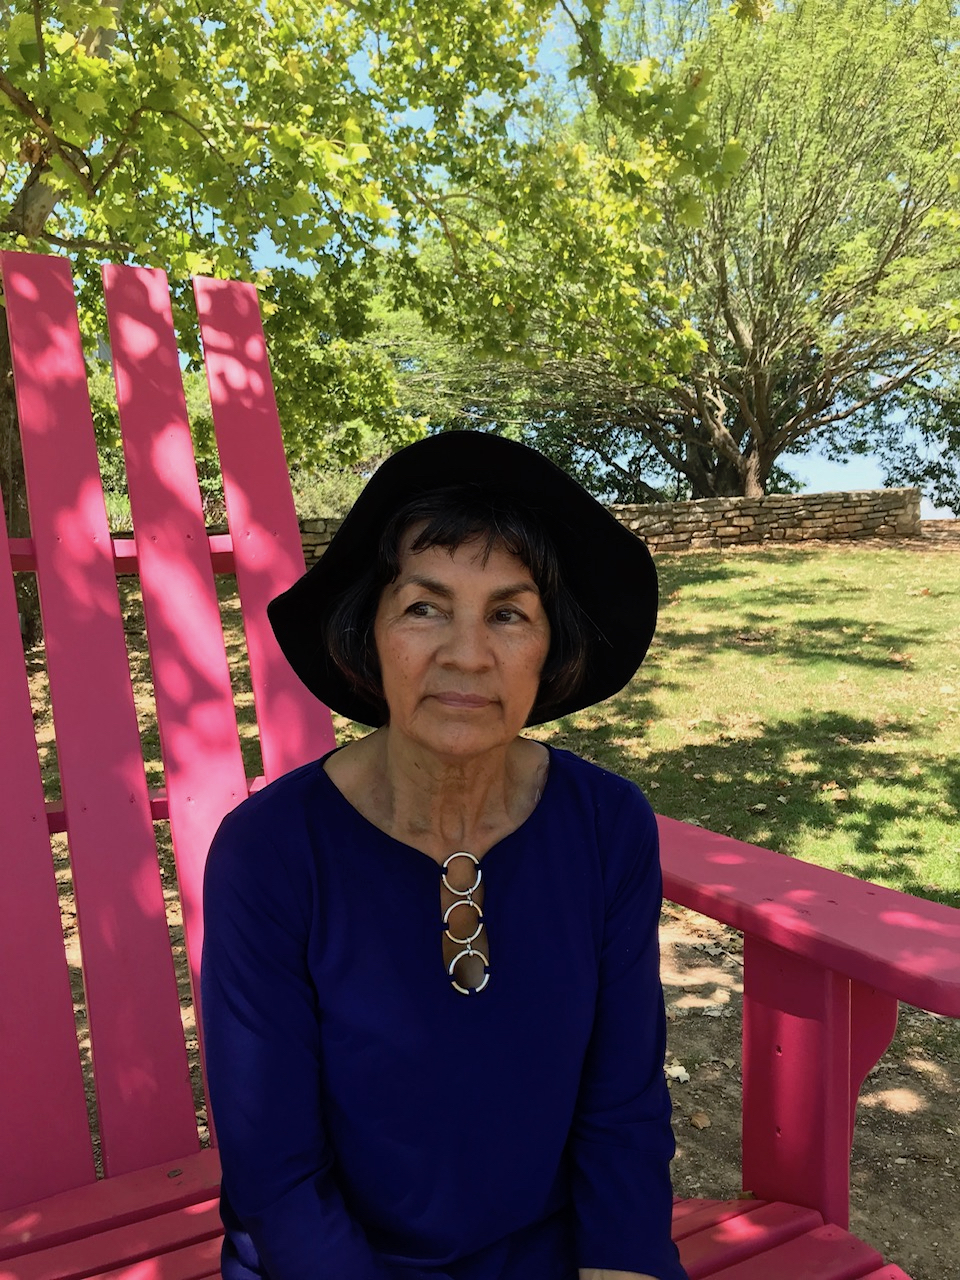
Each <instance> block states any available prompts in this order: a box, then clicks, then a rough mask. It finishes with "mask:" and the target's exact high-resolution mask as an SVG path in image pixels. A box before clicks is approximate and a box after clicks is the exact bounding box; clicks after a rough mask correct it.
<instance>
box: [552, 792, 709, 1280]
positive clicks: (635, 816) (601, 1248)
mask: <svg viewBox="0 0 960 1280" xmlns="http://www.w3.org/2000/svg"><path fill="white" fill-rule="evenodd" d="M617 782H618V784H619V785H618V786H617V787H616V789H615V790H614V788H613V787H611V790H613V791H614V794H600V795H598V797H597V812H598V819H597V832H598V839H599V842H600V849H601V854H602V857H603V860H604V895H605V900H606V917H605V921H604V930H603V941H602V950H601V955H600V970H599V989H598V993H597V1006H596V1012H595V1016H594V1023H593V1031H592V1034H591V1038H590V1044H589V1047H588V1050H587V1056H586V1060H585V1062H584V1068H583V1074H582V1076H581V1081H580V1090H579V1094H578V1098H577V1107H576V1112H575V1115H574V1120H573V1125H572V1127H571V1133H570V1143H569V1154H570V1158H571V1175H572V1178H571V1189H572V1199H573V1208H574V1213H575V1226H576V1238H577V1255H578V1263H579V1264H580V1266H581V1268H582V1269H581V1273H580V1274H581V1277H584V1278H587V1277H589V1280H620V1278H624V1277H629V1278H630V1280H633V1278H634V1277H636V1276H640V1277H655V1278H656V1280H686V1276H685V1272H684V1270H683V1267H682V1265H681V1263H680V1258H679V1255H678V1252H677V1249H676V1246H675V1245H674V1244H673V1242H672V1240H671V1238H670V1228H671V1218H672V1208H673V1193H672V1189H671V1186H670V1160H671V1157H672V1156H673V1152H674V1141H673V1132H672V1130H671V1128H670V1095H669V1091H668V1089H667V1083H666V1079H665V1077H664V1074H663V1058H664V1049H665V1041H666V1020H665V1018H664V1010H663V993H662V990H661V987H660V956H659V943H658V933H657V930H658V925H659V918H660V898H661V877H660V860H659V845H658V839H657V825H656V818H655V817H654V814H653V811H652V810H651V808H650V806H649V804H648V803H647V802H646V800H645V799H644V797H643V796H642V794H641V793H640V792H639V791H638V790H637V789H636V787H634V786H633V785H632V784H630V783H627V782H625V781H623V780H622V779H620V780H617ZM598 1264H601V1265H598ZM604 1264H605V1265H604ZM627 1268H632V1269H627Z"/></svg>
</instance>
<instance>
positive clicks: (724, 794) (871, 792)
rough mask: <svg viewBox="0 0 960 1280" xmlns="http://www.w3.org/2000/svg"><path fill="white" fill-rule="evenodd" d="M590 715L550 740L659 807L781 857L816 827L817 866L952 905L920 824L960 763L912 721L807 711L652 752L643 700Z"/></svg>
mask: <svg viewBox="0 0 960 1280" xmlns="http://www.w3.org/2000/svg"><path fill="white" fill-rule="evenodd" d="M597 714H598V717H599V715H600V714H603V716H604V719H603V721H602V722H598V723H596V724H586V725H584V724H583V722H582V721H580V722H579V723H578V720H577V718H576V717H567V718H566V719H565V720H562V721H558V722H557V725H556V737H554V738H551V739H550V741H551V742H553V743H555V744H556V745H559V746H565V747H567V748H569V749H570V750H572V751H575V752H578V753H579V754H582V755H584V756H585V757H586V758H588V759H590V760H592V761H594V762H595V763H596V764H599V765H601V766H603V767H604V768H607V769H611V770H614V771H616V772H619V773H623V774H625V775H626V776H628V777H632V778H633V779H634V780H635V781H636V782H637V783H638V784H639V785H640V786H641V787H643V788H645V789H647V790H648V792H649V795H650V798H651V801H652V803H653V805H654V808H655V809H656V810H657V811H658V812H659V813H662V814H664V815H666V816H669V817H673V818H679V819H682V820H684V821H688V822H689V821H693V822H697V823H698V824H699V825H701V826H703V827H706V828H709V829H710V830H713V831H719V832H723V833H725V834H728V835H731V836H733V837H734V838H735V839H737V840H743V841H746V842H747V843H750V844H758V845H762V846H766V847H768V848H775V849H778V850H779V851H780V852H782V853H785V854H788V855H796V854H797V853H798V852H799V851H800V849H801V848H804V847H805V852H806V854H807V856H809V842H810V839H811V836H812V837H813V838H814V839H816V837H817V834H818V833H822V836H823V842H824V850H825V857H824V859H823V863H824V865H831V866H834V867H836V869H837V870H839V871H843V872H846V873H847V874H849V875H854V876H857V877H858V878H860V879H864V880H876V881H878V882H880V883H883V884H887V885H889V886H891V887H893V888H896V889H900V890H901V891H903V892H905V893H910V894H914V895H915V896H917V897H921V898H929V899H932V900H934V901H938V902H944V903H946V904H947V905H949V906H954V907H960V890H958V889H954V888H952V887H950V886H948V885H942V884H940V885H938V884H934V883H931V882H930V879H929V874H930V873H926V874H925V873H924V871H923V868H922V859H923V857H924V855H927V856H929V852H930V840H931V832H930V826H931V825H932V824H934V823H940V824H942V825H943V826H944V827H945V828H946V827H947V825H948V824H954V825H955V824H956V822H957V818H958V815H960V769H958V767H957V765H956V764H955V763H954V762H953V761H952V760H948V759H945V758H942V757H935V756H931V755H926V754H918V753H917V749H916V745H915V739H916V737H917V735H918V730H917V729H916V728H915V727H914V726H912V725H909V724H906V723H901V722H896V721H884V722H882V723H880V722H877V721H875V720H871V719H869V718H866V717H862V716H855V715H849V714H845V713H842V712H819V711H818V712H807V713H804V714H801V715H800V716H799V717H798V718H796V719H792V720H790V721H775V722H768V723H765V724H764V723H760V724H756V725H753V726H751V728H750V730H749V731H748V732H747V733H745V734H743V735H742V736H741V735H737V734H736V733H731V732H729V731H727V732H725V731H723V730H721V731H720V732H719V733H718V735H717V738H716V740H714V741H710V742H697V743H686V744H684V745H682V746H679V747H676V748H673V749H669V750H663V749H653V748H650V747H649V746H647V745H645V738H646V726H647V725H648V724H649V723H650V721H651V717H652V716H654V715H655V714H656V710H655V707H654V704H653V703H652V702H651V701H650V700H649V699H642V698H641V699H639V700H638V699H636V698H634V697H632V696H629V695H626V694H621V695H620V696H619V697H617V698H613V699H611V700H610V701H609V702H608V703H605V704H603V707H602V708H601V709H598V713H597ZM631 719H632V722H633V723H632V725H631ZM885 791H887V792H889V794H888V795H885V794H884V792H885ZM831 841H834V842H836V843H839V844H840V845H842V849H843V852H842V853H841V854H840V856H837V855H831V853H830V850H829V845H830V843H831ZM815 860H817V861H819V859H815Z"/></svg>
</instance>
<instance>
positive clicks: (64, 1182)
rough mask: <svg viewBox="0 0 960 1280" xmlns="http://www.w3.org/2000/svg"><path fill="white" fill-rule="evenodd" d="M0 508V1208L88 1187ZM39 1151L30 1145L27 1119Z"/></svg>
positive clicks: (79, 1087)
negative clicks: (41, 1124) (41, 1121)
mask: <svg viewBox="0 0 960 1280" xmlns="http://www.w3.org/2000/svg"><path fill="white" fill-rule="evenodd" d="M8 560H9V554H8V544H7V524H6V520H5V518H4V513H3V506H2V504H0V726H2V729H0V813H2V815H3V884H2V887H0V1045H2V1046H3V1048H2V1054H3V1061H2V1067H0V1133H2V1134H3V1146H4V1152H5V1158H4V1159H3V1160H0V1207H5V1206H7V1205H15V1204H21V1203H23V1201H25V1200H33V1199H36V1198H37V1197H39V1196H43V1195H49V1194H52V1193H53V1192H55V1191H61V1190H63V1189H64V1188H65V1187H73V1186H77V1185H78V1184H80V1183H83V1182H92V1181H93V1179H94V1177H95V1176H96V1174H95V1171H94V1165H93V1149H92V1147H91V1144H90V1127H89V1125H88V1123H87V1104H86V1100H85V1098H84V1094H83V1077H82V1075H81V1072H80V1051H79V1049H78V1047H77V1033H76V1028H75V1024H74V1018H73V1001H72V998H71V995H70V982H69V977H68V974H67V962H66V956H65V955H64V950H63V933H62V931H61V927H60V908H59V906H58V903H57V883H56V879H55V877H54V871H53V858H52V855H51V852H50V838H49V835H48V832H47V821H46V812H45V805H44V799H43V784H42V782H41V779H40V763H39V760H38V759H37V743H36V738H35V736H34V728H33V712H32V710H31V707H30V694H29V690H28V686H27V672H26V666H25V664H24V660H23V648H22V646H21V642H20V625H19V619H18V617H17V601H16V595H15V593H14V586H13V575H12V574H11V573H9V572H7V563H8ZM38 1115H42V1116H44V1118H45V1121H46V1124H45V1128H44V1133H46V1134H49V1135H50V1140H49V1141H47V1142H44V1141H39V1140H38V1136H37V1116H38Z"/></svg>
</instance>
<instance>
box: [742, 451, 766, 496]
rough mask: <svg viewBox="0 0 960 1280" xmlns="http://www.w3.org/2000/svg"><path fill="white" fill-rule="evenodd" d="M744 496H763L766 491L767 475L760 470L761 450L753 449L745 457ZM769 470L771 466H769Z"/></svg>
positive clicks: (743, 473)
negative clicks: (765, 481)
mask: <svg viewBox="0 0 960 1280" xmlns="http://www.w3.org/2000/svg"><path fill="white" fill-rule="evenodd" d="M743 463H744V465H743V471H742V477H743V496H744V497H745V498H762V497H763V495H764V493H765V487H764V480H765V478H766V477H765V475H761V470H760V450H759V449H751V450H750V452H749V453H747V454H746V455H745V457H744V459H743ZM767 469H768V470H769V468H767Z"/></svg>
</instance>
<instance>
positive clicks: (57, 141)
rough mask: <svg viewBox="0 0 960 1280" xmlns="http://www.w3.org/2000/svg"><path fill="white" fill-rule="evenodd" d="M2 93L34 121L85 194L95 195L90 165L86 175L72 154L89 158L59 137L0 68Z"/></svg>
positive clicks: (0, 89) (30, 101)
mask: <svg viewBox="0 0 960 1280" xmlns="http://www.w3.org/2000/svg"><path fill="white" fill-rule="evenodd" d="M0 93H3V94H5V95H6V97H8V98H9V99H10V101H11V102H12V103H13V104H14V106H15V107H16V108H17V109H18V110H19V111H20V113H21V115H25V116H26V117H27V119H28V120H30V121H32V122H33V124H35V125H36V126H37V129H38V130H39V131H40V132H41V133H42V134H43V135H44V137H45V138H46V139H47V141H48V143H49V146H50V149H51V151H55V152H56V153H57V155H58V156H59V157H60V159H61V160H62V161H63V162H64V164H65V165H66V166H67V168H68V169H69V170H70V172H71V173H72V174H73V175H74V176H75V177H76V179H77V181H78V182H79V183H80V185H81V186H82V187H83V190H84V192H85V194H86V195H88V196H92V195H94V194H95V192H94V188H93V185H92V184H91V182H90V173H89V167H90V166H89V163H88V162H87V172H86V173H85V172H84V171H83V169H81V168H79V167H78V165H77V163H76V161H75V160H74V159H73V156H72V155H71V154H70V153H71V152H72V153H74V155H79V156H82V157H83V159H84V161H85V162H86V161H87V157H86V156H85V155H84V153H83V152H82V151H81V150H80V148H79V147H75V146H73V144H72V143H69V142H64V141H63V140H62V139H61V138H60V137H58V135H57V133H56V132H55V130H54V129H53V126H52V125H51V124H50V122H49V121H48V120H47V119H46V118H45V117H44V116H43V114H42V113H41V112H40V111H39V110H38V109H37V107H36V105H35V104H34V103H33V101H32V100H31V99H30V98H29V97H27V95H26V94H25V93H24V92H23V90H22V89H19V88H18V87H17V86H16V85H15V84H14V83H13V82H12V81H11V80H9V79H8V78H7V76H6V74H5V73H4V71H3V69H2V68H0Z"/></svg>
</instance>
